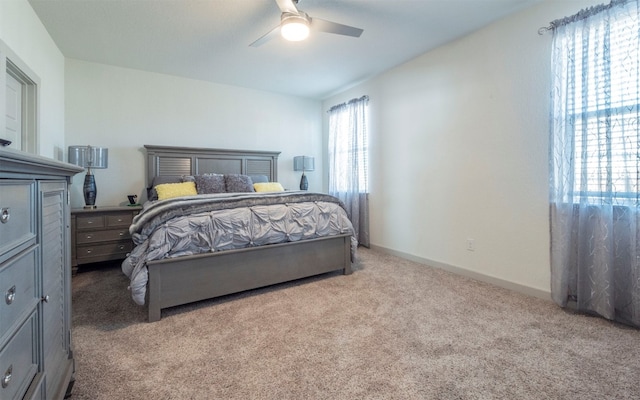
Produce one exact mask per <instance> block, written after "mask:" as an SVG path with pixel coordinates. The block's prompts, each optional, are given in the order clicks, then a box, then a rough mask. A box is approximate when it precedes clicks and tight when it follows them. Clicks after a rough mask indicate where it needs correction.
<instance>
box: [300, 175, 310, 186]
mask: <svg viewBox="0 0 640 400" xmlns="http://www.w3.org/2000/svg"><path fill="white" fill-rule="evenodd" d="M307 189H309V181H308V180H307V176H306V175H305V174H304V172H303V173H302V178H300V190H307Z"/></svg>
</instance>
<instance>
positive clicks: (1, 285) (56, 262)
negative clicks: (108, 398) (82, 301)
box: [0, 148, 82, 400]
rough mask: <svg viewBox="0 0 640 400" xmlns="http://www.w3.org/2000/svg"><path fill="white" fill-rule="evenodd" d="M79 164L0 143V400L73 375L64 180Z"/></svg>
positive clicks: (63, 387) (44, 399) (51, 394)
mask: <svg viewBox="0 0 640 400" xmlns="http://www.w3.org/2000/svg"><path fill="white" fill-rule="evenodd" d="M81 171H82V168H79V167H77V166H74V165H71V164H66V163H62V162H59V161H55V160H51V159H48V158H45V157H40V156H34V155H30V154H27V153H23V152H20V151H15V150H12V149H5V148H0V297H1V298H0V399H2V400H5V399H7V400H13V399H28V400H49V399H55V400H58V399H62V398H64V396H65V394H66V393H68V391H70V390H71V388H72V386H73V384H72V383H73V381H74V359H73V351H72V343H71V268H70V265H71V251H70V250H71V248H70V213H69V192H68V185H69V183H70V180H71V177H72V176H73V175H75V174H76V173H79V172H81Z"/></svg>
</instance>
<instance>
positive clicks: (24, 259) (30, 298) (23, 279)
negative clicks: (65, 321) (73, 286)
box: [0, 246, 38, 399]
mask: <svg viewBox="0 0 640 400" xmlns="http://www.w3.org/2000/svg"><path fill="white" fill-rule="evenodd" d="M37 248H38V247H37V246H33V247H32V248H31V249H30V250H27V251H25V252H23V253H21V254H19V255H17V256H15V257H13V258H11V259H9V260H7V261H6V262H5V263H4V264H2V265H1V266H0V285H1V287H0V296H1V298H0V339H1V338H3V337H5V334H6V333H7V332H8V331H9V329H14V328H15V325H16V323H18V320H20V319H22V318H25V317H26V315H27V314H29V312H30V310H32V309H33V308H35V306H36V305H37V304H38V297H37V293H36V249H37ZM2 398H3V399H4V397H2Z"/></svg>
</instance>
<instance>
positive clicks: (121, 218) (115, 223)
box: [107, 212, 133, 228]
mask: <svg viewBox="0 0 640 400" xmlns="http://www.w3.org/2000/svg"><path fill="white" fill-rule="evenodd" d="M131 221H133V214H132V213H131V212H123V213H118V214H114V213H111V214H109V215H107V226H108V227H110V228H112V227H113V228H115V227H123V226H124V227H127V228H129V225H131Z"/></svg>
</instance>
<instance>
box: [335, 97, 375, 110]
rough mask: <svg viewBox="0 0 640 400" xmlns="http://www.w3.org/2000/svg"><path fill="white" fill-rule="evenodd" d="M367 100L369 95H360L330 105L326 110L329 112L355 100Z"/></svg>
mask: <svg viewBox="0 0 640 400" xmlns="http://www.w3.org/2000/svg"><path fill="white" fill-rule="evenodd" d="M368 100H369V96H367V95H366V94H365V95H364V96H362V97H355V98H353V99H351V100H349V101H345V102H344V103H340V104H336V105H335V106H333V107H331V108H330V109H328V110H327V112H331V111H333V110H337V109H338V108H341V107H344V106H346V105H347V104H353V103H355V102H357V101H368Z"/></svg>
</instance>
